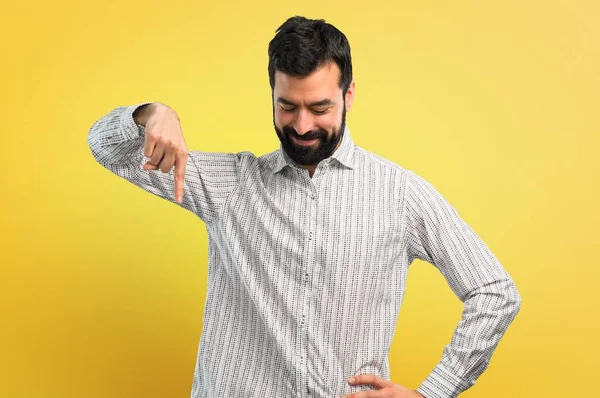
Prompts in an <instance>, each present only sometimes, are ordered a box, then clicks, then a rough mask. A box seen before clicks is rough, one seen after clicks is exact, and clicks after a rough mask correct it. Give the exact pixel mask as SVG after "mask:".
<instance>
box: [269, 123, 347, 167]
mask: <svg viewBox="0 0 600 398" xmlns="http://www.w3.org/2000/svg"><path fill="white" fill-rule="evenodd" d="M334 160H336V161H337V162H339V163H340V164H341V165H343V166H345V167H348V168H350V169H353V168H354V141H353V140H352V136H351V134H350V129H349V128H348V125H346V127H345V128H344V135H343V136H342V142H341V143H340V146H338V147H337V149H336V150H335V151H334V152H333V154H332V155H331V156H330V157H328V158H327V159H325V160H323V162H326V163H330V162H332V161H334ZM285 166H290V167H298V166H296V165H295V164H294V161H293V160H292V159H291V158H290V157H289V156H288V154H287V153H286V152H285V151H284V150H283V147H282V146H281V144H280V145H279V150H278V151H277V155H276V160H275V167H273V170H272V172H273V173H278V172H279V171H281V170H282V169H283V168H284V167H285Z"/></svg>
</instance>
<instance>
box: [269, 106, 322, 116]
mask: <svg viewBox="0 0 600 398" xmlns="http://www.w3.org/2000/svg"><path fill="white" fill-rule="evenodd" d="M280 108H281V110H282V111H284V112H288V113H291V112H295V111H296V109H297V108H284V107H280ZM328 110H329V108H327V109H324V110H316V109H313V110H312V112H313V113H315V114H317V115H324V114H326V113H327V111H328Z"/></svg>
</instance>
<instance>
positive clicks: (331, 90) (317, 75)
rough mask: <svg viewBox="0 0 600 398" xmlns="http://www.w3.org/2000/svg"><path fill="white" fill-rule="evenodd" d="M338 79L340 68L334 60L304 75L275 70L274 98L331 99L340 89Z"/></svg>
mask: <svg viewBox="0 0 600 398" xmlns="http://www.w3.org/2000/svg"><path fill="white" fill-rule="evenodd" d="M339 81H340V69H339V67H338V66H337V64H336V63H335V62H330V63H327V64H325V65H324V66H323V67H321V68H319V69H317V70H315V71H313V72H312V73H311V74H310V75H308V76H305V77H294V76H290V75H286V74H285V73H283V72H281V71H275V87H274V90H273V94H274V96H275V98H277V97H278V96H283V97H285V98H287V99H290V100H302V99H305V100H307V101H308V100H313V99H322V98H330V99H332V100H333V99H334V98H336V97H337V96H338V95H339V93H340V92H341V91H342V89H341V88H340V86H339Z"/></svg>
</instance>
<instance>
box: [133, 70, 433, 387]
mask: <svg viewBox="0 0 600 398" xmlns="http://www.w3.org/2000/svg"><path fill="white" fill-rule="evenodd" d="M339 77H340V70H339V68H338V66H337V64H335V63H329V64H326V65H324V66H323V67H322V68H320V69H318V70H316V71H314V72H313V73H311V74H310V75H308V76H306V77H304V78H298V77H293V76H289V75H286V74H284V73H281V72H279V71H277V72H275V87H274V88H273V108H274V111H273V121H274V123H275V126H276V127H277V128H278V129H279V130H280V131H283V130H284V127H287V126H290V127H292V128H293V129H294V130H295V131H296V132H297V133H298V135H299V136H304V135H305V134H307V133H310V132H315V131H317V130H319V129H322V130H324V131H326V132H327V135H328V136H332V135H334V134H335V133H336V132H338V131H339V130H340V126H341V124H342V113H343V109H344V101H345V104H346V111H349V110H350V109H351V108H352V102H353V100H354V90H355V83H354V80H353V81H352V82H351V84H350V86H349V88H348V91H347V92H346V95H345V96H344V95H343V92H342V89H341V87H339ZM316 102H318V103H321V104H320V105H315V103H316ZM133 116H134V120H135V122H136V123H137V124H139V125H142V126H145V127H146V138H145V143H144V155H145V156H146V157H149V158H150V160H149V161H148V162H146V163H145V164H144V166H143V168H144V170H160V171H162V172H163V173H169V172H170V170H171V169H172V168H173V166H175V172H174V179H175V198H176V201H177V202H178V203H181V202H182V200H183V193H184V192H183V187H184V177H185V165H186V163H187V158H188V154H189V151H188V149H187V146H186V144H185V140H184V138H183V133H182V131H181V124H180V121H179V117H178V116H177V113H176V112H175V111H174V110H173V109H171V108H169V107H168V106H167V105H165V104H162V103H159V102H155V103H152V104H149V105H145V106H142V107H140V108H138V110H137V111H136V112H135V113H134V115H133ZM298 145H299V144H298ZM318 145H320V141H317V142H315V143H313V144H310V146H311V147H312V148H316V147H317V146H318ZM337 146H339V143H338V145H337ZM337 146H336V148H337ZM317 164H318V163H317ZM317 164H306V165H302V164H298V166H299V167H302V168H304V169H306V170H308V173H309V175H310V176H311V177H312V175H313V174H314V172H315V169H316V167H317ZM348 383H349V384H350V385H373V386H375V387H376V388H377V390H371V391H360V392H357V393H354V394H350V395H346V396H345V397H343V398H384V397H386V398H425V397H424V396H423V395H421V394H420V393H419V392H417V391H414V390H410V389H408V388H406V387H403V386H401V385H398V384H394V383H392V382H391V381H389V380H385V379H382V378H380V377H377V376H375V375H369V374H364V375H355V376H354V377H351V378H350V379H348Z"/></svg>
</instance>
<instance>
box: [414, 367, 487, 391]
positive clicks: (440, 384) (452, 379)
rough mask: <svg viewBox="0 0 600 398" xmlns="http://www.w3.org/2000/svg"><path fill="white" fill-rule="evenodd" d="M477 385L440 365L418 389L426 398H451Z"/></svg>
mask: <svg viewBox="0 0 600 398" xmlns="http://www.w3.org/2000/svg"><path fill="white" fill-rule="evenodd" d="M473 384H475V383H474V382H472V383H469V382H467V381H465V380H462V379H461V378H459V377H458V376H456V375H454V374H453V373H452V372H450V371H448V370H447V369H446V368H445V367H444V366H443V365H442V364H441V363H439V364H438V365H437V366H436V367H435V368H433V370H432V371H431V373H430V374H429V376H427V378H426V379H425V381H424V382H423V383H422V384H421V385H420V386H419V388H417V391H418V392H419V393H421V394H422V395H423V396H424V397H425V398H451V397H456V396H458V394H460V393H461V392H463V391H465V390H466V389H468V388H470V387H471V386H473Z"/></svg>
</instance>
